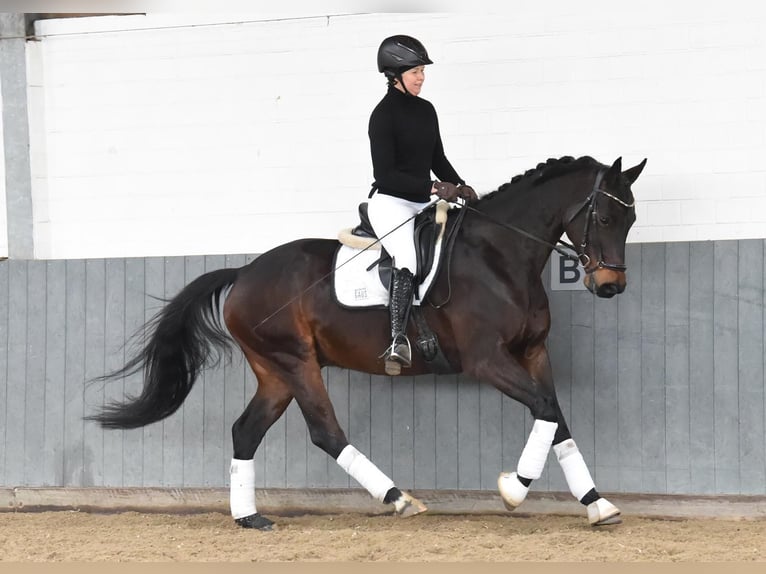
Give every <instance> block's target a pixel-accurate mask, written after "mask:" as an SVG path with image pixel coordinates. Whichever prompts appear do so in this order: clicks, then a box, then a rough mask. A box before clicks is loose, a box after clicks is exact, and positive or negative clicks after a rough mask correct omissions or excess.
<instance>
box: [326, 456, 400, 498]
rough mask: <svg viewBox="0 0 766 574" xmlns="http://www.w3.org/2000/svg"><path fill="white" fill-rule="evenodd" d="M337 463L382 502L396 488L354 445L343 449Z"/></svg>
mask: <svg viewBox="0 0 766 574" xmlns="http://www.w3.org/2000/svg"><path fill="white" fill-rule="evenodd" d="M336 462H337V463H338V465H340V467H341V468H342V469H343V470H345V471H346V472H347V473H348V474H349V476H350V477H351V478H353V479H354V480H356V481H357V482H358V483H359V484H361V485H362V486H363V487H364V488H366V489H367V492H369V493H370V494H371V495H372V496H373V497H374V498H377V499H378V500H379V501H381V502H383V499H384V498H385V497H386V493H387V492H388V491H389V490H391V489H392V488H393V487H394V481H393V480H391V479H390V478H388V477H387V476H386V475H385V474H383V473H382V472H380V469H378V467H377V466H375V465H374V464H372V463H371V462H370V460H369V459H368V458H367V457H366V456H364V455H363V454H362V453H361V452H359V451H358V450H356V449H355V448H354V447H353V446H352V445H348V446H346V448H344V449H343V451H342V452H341V453H340V454H339V455H338V458H337V459H336Z"/></svg>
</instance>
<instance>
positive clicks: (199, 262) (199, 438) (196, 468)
mask: <svg viewBox="0 0 766 574" xmlns="http://www.w3.org/2000/svg"><path fill="white" fill-rule="evenodd" d="M204 273H205V258H204V257H201V256H196V257H185V258H184V270H183V278H184V283H185V284H187V285H188V284H189V283H191V282H192V281H194V280H195V279H196V278H197V277H199V276H200V275H203V274H204ZM204 394H205V384H204V379H203V378H200V379H199V380H198V381H197V382H196V383H195V385H194V387H193V388H192V390H191V392H190V393H189V396H188V397H187V398H186V400H185V401H184V404H183V406H182V407H181V408H182V409H183V411H182V415H181V417H182V419H183V440H182V445H181V450H182V451H183V485H184V486H205V473H204V452H205V435H204V427H203V420H204V412H205V404H204V401H203V399H204ZM232 422H234V421H232Z"/></svg>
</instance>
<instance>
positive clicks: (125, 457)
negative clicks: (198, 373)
mask: <svg viewBox="0 0 766 574" xmlns="http://www.w3.org/2000/svg"><path fill="white" fill-rule="evenodd" d="M145 273H146V270H145V266H144V260H143V259H126V260H125V336H126V345H125V347H124V349H123V356H126V358H127V357H133V356H134V355H135V354H136V352H137V351H138V350H139V349H141V348H143V345H144V341H145V339H144V331H143V324H144V317H145V313H146V310H145V297H144V293H145V289H146V281H145V277H146V275H145ZM197 384H199V383H197ZM109 386H114V387H117V389H115V390H113V391H112V392H117V394H119V392H118V391H119V387H122V389H123V390H124V394H123V395H122V397H120V398H123V397H126V396H133V397H135V396H138V395H139V394H140V393H141V388H142V386H143V373H141V372H140V371H139V372H137V373H133V374H128V375H126V376H125V377H124V379H123V380H122V381H121V382H120V384H117V383H116V382H113V383H110V384H109ZM118 400H119V399H118ZM116 432H119V433H121V434H122V440H123V450H122V469H123V474H124V476H123V486H128V485H133V486H143V485H144V459H143V453H144V431H143V429H131V430H126V431H116Z"/></svg>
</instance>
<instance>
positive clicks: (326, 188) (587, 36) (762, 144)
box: [0, 0, 766, 258]
mask: <svg viewBox="0 0 766 574" xmlns="http://www.w3.org/2000/svg"><path fill="white" fill-rule="evenodd" d="M634 4H635V5H632V6H627V5H626V6H622V5H621V6H620V7H619V9H616V8H614V4H613V3H609V2H605V1H604V0H591V1H590V2H588V5H589V7H588V9H585V8H584V7H583V6H582V5H581V3H573V2H570V1H568V0H555V1H552V2H545V3H544V4H543V3H537V4H536V5H532V3H524V4H523V5H521V6H514V7H513V10H509V11H508V13H495V14H475V13H447V14H369V15H348V16H332V17H324V16H320V17H315V18H302V19H288V20H283V21H260V22H246V23H241V24H228V25H227V24H221V22H233V21H237V20H242V21H247V20H253V19H254V17H253V16H252V15H250V16H241V15H240V16H226V17H224V16H218V17H216V18H213V17H212V16H205V15H196V16H181V15H150V16H131V17H102V18H88V19H77V20H48V21H44V22H41V23H39V24H38V33H40V34H45V35H46V36H45V37H44V38H43V40H42V42H39V43H30V45H29V47H30V50H31V52H30V64H29V67H30V84H31V86H30V90H31V97H30V115H31V118H30V120H31V124H32V131H33V142H32V148H33V149H32V152H33V171H34V182H35V186H34V192H33V193H34V206H35V241H36V256H38V257H41V258H74V257H119V256H149V255H178V254H200V253H208V254H214V253H233V252H262V251H265V250H266V249H268V248H270V247H273V246H275V245H277V244H280V243H283V242H286V241H289V240H291V239H295V238H299V237H308V236H318V237H334V236H335V235H336V232H337V230H338V229H339V228H341V227H347V226H350V225H353V224H354V223H355V221H356V206H357V204H358V202H360V201H362V200H364V199H365V198H366V193H367V191H368V190H369V183H370V181H371V180H372V169H371V165H370V160H369V143H368V139H367V121H368V117H369V113H370V111H371V110H372V108H373V107H374V105H375V104H376V103H377V102H378V100H379V99H380V98H381V97H382V95H383V93H384V91H385V85H384V84H385V83H384V80H383V78H382V76H380V75H379V74H378V73H377V71H376V69H375V54H376V49H377V46H378V43H379V42H380V40H381V39H382V38H383V37H385V36H387V35H390V34H395V33H408V34H412V35H415V36H417V37H418V38H420V39H421V40H422V41H423V42H424V43H425V44H426V46H427V47H428V49H429V53H430V55H431V56H432V58H433V59H434V60H435V61H436V64H435V65H434V66H431V67H429V69H428V71H427V76H428V79H427V83H426V85H425V88H424V91H423V97H425V98H426V99H429V100H430V101H432V102H433V103H434V104H435V105H436V107H437V110H438V111H439V117H440V123H441V128H442V135H443V137H444V141H445V147H446V151H447V155H448V157H449V158H450V160H451V161H452V163H453V164H454V165H455V166H456V168H457V169H458V171H459V173H460V174H461V175H462V176H463V177H464V178H465V179H466V180H467V181H469V182H470V183H471V184H473V185H474V186H475V187H476V188H477V190H478V191H480V192H487V191H490V190H492V189H496V188H497V187H498V186H499V185H500V184H502V183H503V182H505V181H508V180H509V179H510V178H511V177H512V176H513V175H515V174H517V173H521V172H523V171H525V170H526V169H528V168H530V167H533V166H534V165H535V164H537V163H538V162H539V161H542V160H545V159H547V158H548V157H557V156H561V155H574V156H579V155H586V154H587V155H592V156H593V157H595V158H596V159H598V160H600V161H602V162H604V163H610V162H611V161H613V160H614V159H615V158H616V157H617V156H623V158H624V165H625V166H626V167H628V166H631V165H634V164H636V163H638V162H639V161H641V159H643V158H644V157H648V158H649V162H648V165H647V168H646V170H645V171H644V174H643V175H642V176H641V178H640V179H639V181H638V183H637V184H636V186H635V192H636V196H637V199H638V201H639V204H638V221H637V223H636V225H635V227H634V229H633V231H632V232H631V235H630V238H629V240H630V241H633V242H651V241H689V240H712V239H738V238H746V237H764V238H766V40H765V39H764V31H766V17H765V16H764V9H762V8H760V4H759V3H758V2H754V1H753V2H741V3H739V2H733V3H725V5H724V3H714V2H712V1H710V2H691V1H690V0H683V1H681V2H673V3H670V2H664V3H661V2H656V1H647V2H642V3H634ZM719 4H720V5H719ZM734 5H736V6H734ZM733 7H736V9H732V8H733ZM213 23H216V24H215V25H211V24H213ZM191 24H194V26H191ZM167 26H175V27H173V28H167ZM162 27H166V28H165V29H151V30H147V29H146V28H162ZM130 28H141V29H143V30H134V31H130V30H129V29H130ZM106 29H112V30H114V31H113V32H107V33H88V32H92V31H103V30H106ZM74 32H80V33H74ZM0 247H2V246H1V245H0Z"/></svg>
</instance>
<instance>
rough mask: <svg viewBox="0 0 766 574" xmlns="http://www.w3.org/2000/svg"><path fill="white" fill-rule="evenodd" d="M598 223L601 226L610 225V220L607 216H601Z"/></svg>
mask: <svg viewBox="0 0 766 574" xmlns="http://www.w3.org/2000/svg"><path fill="white" fill-rule="evenodd" d="M598 221H599V223H600V224H601V225H609V221H610V219H609V218H608V217H607V216H606V215H601V216H599V218H598Z"/></svg>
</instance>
